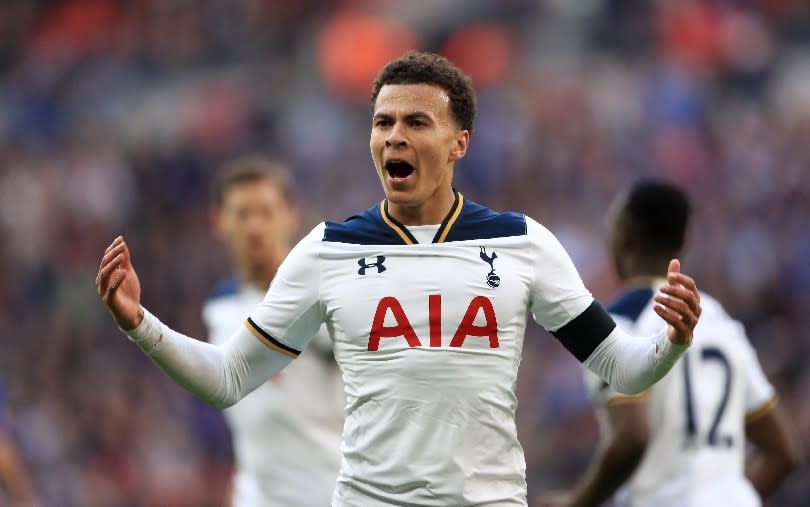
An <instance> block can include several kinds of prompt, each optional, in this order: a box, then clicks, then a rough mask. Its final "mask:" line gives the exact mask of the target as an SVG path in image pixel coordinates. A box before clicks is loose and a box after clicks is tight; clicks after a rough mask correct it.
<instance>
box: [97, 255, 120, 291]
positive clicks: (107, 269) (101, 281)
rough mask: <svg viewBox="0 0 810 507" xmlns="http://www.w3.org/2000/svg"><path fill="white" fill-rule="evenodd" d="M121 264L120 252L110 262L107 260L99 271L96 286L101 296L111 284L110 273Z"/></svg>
mask: <svg viewBox="0 0 810 507" xmlns="http://www.w3.org/2000/svg"><path fill="white" fill-rule="evenodd" d="M120 264H121V256H120V254H119V255H118V256H116V257H114V258H113V259H111V260H110V261H109V262H107V263H106V264H105V265H104V266H103V267H102V268H101V269H100V270H99V272H98V275H96V287H97V289H98V294H99V296H102V295H103V294H104V293H105V292H106V291H107V287H108V286H109V278H110V274H111V273H112V272H113V271H114V270H115V269H116V268H118V266H120Z"/></svg>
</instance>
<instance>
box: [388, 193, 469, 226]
mask: <svg viewBox="0 0 810 507" xmlns="http://www.w3.org/2000/svg"><path fill="white" fill-rule="evenodd" d="M455 202H456V194H455V192H454V191H453V189H452V187H450V188H446V189H441V190H437V191H436V193H435V194H434V195H433V196H431V197H430V198H428V199H427V200H426V201H424V202H423V203H421V204H418V205H416V206H408V205H405V204H397V203H394V202H391V201H388V213H389V214H390V215H391V216H392V217H394V218H395V219H396V220H397V221H398V222H399V223H401V224H403V225H436V224H440V223H442V222H443V221H444V219H445V217H447V214H448V213H450V210H451V209H452V208H453V204H454V203H455Z"/></svg>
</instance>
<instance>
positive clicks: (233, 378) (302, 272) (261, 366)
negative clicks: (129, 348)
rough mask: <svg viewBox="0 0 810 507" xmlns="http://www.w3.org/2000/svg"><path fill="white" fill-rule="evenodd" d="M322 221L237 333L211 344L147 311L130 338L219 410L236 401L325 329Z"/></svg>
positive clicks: (192, 390) (156, 361) (177, 378)
mask: <svg viewBox="0 0 810 507" xmlns="http://www.w3.org/2000/svg"><path fill="white" fill-rule="evenodd" d="M322 237H323V224H321V225H320V226H318V227H316V228H315V229H314V230H313V231H312V232H311V233H310V234H309V235H308V236H307V237H306V238H304V239H303V240H301V241H300V242H299V243H298V245H296V246H295V248H293V250H292V251H291V252H290V254H289V255H288V256H287V258H286V259H285V260H284V262H283V263H282V264H281V266H280V267H279V270H278V272H277V273H276V276H275V278H274V279H273V283H272V284H271V286H270V288H269V289H268V291H267V294H266V295H265V298H264V301H262V303H261V304H259V306H258V307H257V308H256V309H255V310H254V311H253V313H252V314H251V316H250V317H248V319H247V320H246V321H245V323H244V325H243V326H240V327H239V328H238V330H237V331H236V332H235V333H234V334H233V336H232V337H231V338H230V339H229V340H228V341H227V342H225V343H223V344H222V345H219V346H217V345H212V344H209V343H205V342H201V341H198V340H195V339H193V338H189V337H188V336H184V335H182V334H180V333H178V332H176V331H174V330H172V329H170V328H169V327H168V326H166V325H165V324H163V323H162V322H160V320H158V319H157V317H155V316H153V315H152V314H150V313H149V312H147V311H146V310H144V319H143V321H142V322H141V324H140V325H139V326H138V328H136V329H134V330H133V331H130V332H128V333H127V334H128V335H129V337H130V338H131V339H132V340H133V341H135V342H136V343H137V344H138V346H139V347H141V349H142V350H143V351H144V352H145V353H146V354H147V355H148V356H149V357H150V358H151V359H152V361H154V362H155V363H156V364H157V365H158V366H159V367H160V368H161V369H162V370H163V371H164V372H166V374H167V375H169V376H170V377H171V378H172V379H174V380H175V382H177V383H178V384H179V385H181V386H182V387H184V388H185V389H187V390H188V391H190V392H191V393H192V394H194V395H196V396H198V397H199V398H200V399H202V400H203V401H205V402H207V403H209V404H211V405H213V406H214V407H217V408H224V407H228V406H230V405H233V404H234V403H236V402H237V401H239V400H240V399H242V398H243V397H244V396H246V395H247V394H248V393H250V392H251V391H252V390H253V389H255V388H256V387H258V386H259V385H261V384H262V383H264V382H265V381H267V380H268V379H270V378H271V377H273V376H274V375H276V374H277V373H279V372H280V371H281V370H282V369H283V368H284V367H285V366H286V365H288V364H289V363H290V361H291V360H292V359H295V358H296V357H298V355H299V354H300V353H301V351H302V350H303V349H304V347H306V345H307V344H308V343H309V341H310V339H311V338H312V337H313V336H314V335H315V333H316V332H317V331H318V329H319V328H320V325H321V323H322V322H323V319H322V312H321V309H320V302H319V299H318V294H319V292H320V291H319V286H318V283H319V280H320V274H319V273H320V266H319V263H318V250H317V245H318V244H320V239H321V238H322Z"/></svg>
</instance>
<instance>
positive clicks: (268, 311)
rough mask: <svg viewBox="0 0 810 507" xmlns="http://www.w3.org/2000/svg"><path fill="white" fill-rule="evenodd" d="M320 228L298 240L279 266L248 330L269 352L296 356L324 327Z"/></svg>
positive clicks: (251, 318)
mask: <svg viewBox="0 0 810 507" xmlns="http://www.w3.org/2000/svg"><path fill="white" fill-rule="evenodd" d="M324 227H325V226H324V224H320V225H318V226H317V227H315V228H314V229H313V230H312V232H310V233H309V234H308V235H307V236H306V237H305V238H304V239H302V240H301V241H300V242H299V243H298V244H297V245H296V246H295V248H293V249H292V251H291V252H290V254H289V255H288V256H287V258H286V259H285V260H284V262H283V263H282V264H281V266H280V267H279V269H278V272H277V273H276V276H275V277H273V282H272V283H271V284H270V288H268V289H267V294H266V295H265V297H264V301H262V302H261V303H260V304H259V306H257V307H256V309H255V310H253V311H252V312H251V314H250V317H248V320H247V324H248V327H249V328H250V329H251V331H253V333H254V334H255V335H256V337H257V338H259V339H260V340H262V341H263V342H264V343H265V344H266V345H268V346H269V347H271V348H276V350H279V351H281V352H289V353H293V354H294V355H296V356H297V355H298V354H299V353H300V352H301V351H302V350H303V349H304V348H305V347H306V346H307V344H308V343H309V341H310V340H311V339H312V337H313V336H315V334H316V333H317V332H318V330H319V329H320V327H321V324H323V323H324V310H323V306H322V304H321V300H320V280H321V265H320V258H319V249H318V247H319V246H320V245H321V244H322V239H323V231H324Z"/></svg>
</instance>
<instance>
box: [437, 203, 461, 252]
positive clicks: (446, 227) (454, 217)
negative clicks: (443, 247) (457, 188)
mask: <svg viewBox="0 0 810 507" xmlns="http://www.w3.org/2000/svg"><path fill="white" fill-rule="evenodd" d="M463 207H464V196H463V195H461V192H458V200H457V201H456V209H455V210H452V211H451V215H450V220H448V221H447V224H445V225H444V227H443V228H442V233H441V235H440V236H439V239H437V240H436V243H444V240H445V239H447V235H448V234H450V229H451V228H452V227H453V225H454V224H455V223H456V220H458V217H459V215H461V208H463Z"/></svg>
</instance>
